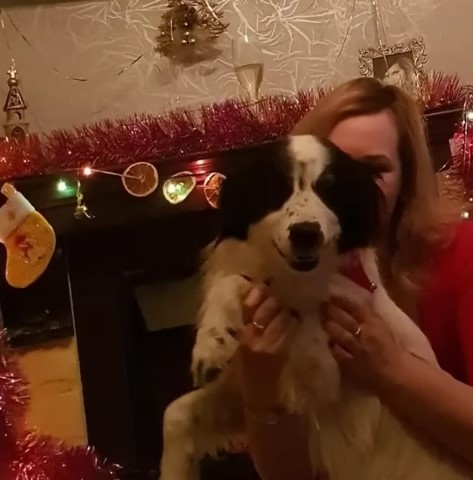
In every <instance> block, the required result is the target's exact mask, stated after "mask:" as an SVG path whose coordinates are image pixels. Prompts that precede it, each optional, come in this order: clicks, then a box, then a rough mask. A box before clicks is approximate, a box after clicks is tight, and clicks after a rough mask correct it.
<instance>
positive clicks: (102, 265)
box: [0, 110, 460, 480]
mask: <svg viewBox="0 0 473 480" xmlns="http://www.w3.org/2000/svg"><path fill="white" fill-rule="evenodd" d="M459 114H460V112H459V111H458V110H455V111H453V110H452V111H451V112H447V113H446V115H447V117H448V118H447V117H445V115H444V116H443V117H438V118H437V117H432V118H429V119H428V120H429V132H430V140H431V146H432V150H433V156H434V161H435V163H436V166H437V168H440V167H442V166H443V165H444V164H445V163H446V159H448V157H449V155H448V139H449V138H450V137H451V133H453V125H454V123H455V121H456V119H457V118H458V116H459ZM442 119H443V120H442ZM446 119H447V120H448V121H447V120H446ZM442 121H445V122H446V124H445V125H446V126H444V127H442V125H440V124H441V123H442ZM439 122H440V123H439ZM447 127H448V128H447ZM219 162H220V160H218V159H213V160H205V159H204V160H202V159H200V160H199V161H196V160H193V161H190V162H189V161H186V162H184V161H183V162H180V163H178V162H166V163H162V164H160V165H159V173H160V177H161V183H162V182H164V180H165V179H166V178H169V177H170V176H171V175H173V174H175V173H176V172H179V171H183V170H191V171H193V172H194V173H196V175H197V176H199V175H205V174H207V173H209V172H211V171H220V172H222V173H226V167H227V166H226V165H224V164H222V163H221V162H220V163H219ZM57 179H58V177H55V176H42V177H34V178H27V179H21V180H20V181H18V182H16V186H17V188H18V189H19V190H20V191H22V192H23V193H24V194H25V196H26V197H27V198H28V199H29V200H30V201H31V202H32V203H33V204H34V205H35V206H36V208H37V209H38V210H39V211H41V212H42V213H43V214H44V215H45V216H46V218H47V219H48V220H49V221H50V223H51V224H52V225H53V227H54V229H55V231H56V234H57V236H58V246H57V249H56V253H55V256H54V258H53V261H52V262H51V264H50V266H49V267H48V270H47V271H46V273H45V274H44V275H43V276H42V277H41V278H40V279H39V280H38V281H37V282H36V283H35V284H33V285H32V286H30V287H28V288H27V289H24V290H14V289H12V288H10V287H8V286H7V285H6V284H5V281H4V279H3V277H2V279H1V280H0V303H1V309H2V314H3V318H4V322H5V325H6V327H7V329H8V332H9V335H10V337H11V339H12V342H13V344H14V345H25V344H34V343H38V342H41V341H43V340H49V339H51V338H54V337H56V338H61V337H65V336H71V335H73V334H74V330H75V334H76V338H77V345H78V351H79V359H80V372H81V377H82V384H83V395H84V404H85V413H86V422H87V431H88V438H89V443H90V444H92V445H94V446H95V447H96V448H97V449H98V451H99V452H100V453H101V455H103V456H105V457H107V458H108V459H110V460H111V461H113V462H117V463H119V464H121V465H123V466H124V471H123V478H127V479H132V478H133V479H148V478H150V479H151V478H152V479H156V478H158V473H157V468H158V464H159V459H160V454H161V448H162V438H161V432H162V414H163V411H164V409H165V407H166V406H167V405H168V404H169V402H170V401H172V400H173V399H174V398H176V397H178V396H179V395H181V394H183V393H184V392H186V391H188V390H190V389H191V388H192V380H191V378H190V373H189V370H190V354H191V348H192V345H193V341H194V329H193V326H192V324H191V323H192V320H193V318H192V317H193V316H194V314H195V308H196V305H197V303H198V288H197V287H196V286H197V285H198V279H196V274H197V272H198V265H199V257H200V250H201V248H202V247H203V246H205V245H206V244H208V243H209V241H211V240H212V239H213V237H214V235H215V233H216V231H217V229H218V212H217V211H216V210H214V209H212V208H210V207H209V205H208V203H207V202H206V200H205V198H204V195H203V189H202V185H201V181H200V183H198V187H197V188H196V190H195V191H194V192H193V193H192V194H191V195H190V196H189V197H188V198H187V199H186V200H185V201H184V202H183V203H182V204H179V205H170V204H168V203H167V202H166V200H165V199H164V197H163V195H162V193H161V191H160V189H158V190H157V191H156V192H155V193H154V194H153V195H151V196H149V197H147V198H144V199H135V198H132V197H130V196H129V195H128V194H127V193H125V192H124V191H123V189H122V188H121V185H120V182H119V181H117V180H116V179H115V178H110V176H100V175H99V176H95V177H92V178H90V179H87V181H86V182H83V191H84V195H85V200H86V202H87V204H88V206H89V208H90V210H91V211H92V213H93V214H94V215H95V218H94V219H91V220H81V221H79V220H76V219H75V218H74V215H73V212H74V204H75V203H74V198H69V199H64V198H59V197H57V196H56V197H55V195H54V193H53V192H54V185H55V182H56V181H57ZM163 292H169V295H168V294H167V293H166V294H164V295H163ZM155 297H156V298H157V299H158V300H156V302H155ZM153 302H155V304H153ZM150 325H151V326H152V328H150ZM64 420H65V421H67V419H64ZM202 469H203V470H202V471H203V476H202V479H203V480H217V479H222V478H225V479H226V480H256V479H257V478H258V477H257V475H256V473H255V472H254V469H253V467H252V464H251V461H250V460H249V458H248V457H247V456H246V455H230V454H222V456H221V457H220V458H218V459H214V460H207V461H205V462H204V464H203V467H202Z"/></svg>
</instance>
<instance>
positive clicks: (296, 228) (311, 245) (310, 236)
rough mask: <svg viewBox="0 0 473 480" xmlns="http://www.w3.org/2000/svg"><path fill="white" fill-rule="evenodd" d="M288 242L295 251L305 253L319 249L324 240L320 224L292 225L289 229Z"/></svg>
mask: <svg viewBox="0 0 473 480" xmlns="http://www.w3.org/2000/svg"><path fill="white" fill-rule="evenodd" d="M289 240H290V242H291V245H292V247H293V248H294V249H295V250H302V251H307V250H314V249H316V248H318V247H320V246H321V245H322V243H323V240H324V237H323V233H322V229H321V228H320V223H318V222H300V223H293V224H292V225H291V226H290V227H289Z"/></svg>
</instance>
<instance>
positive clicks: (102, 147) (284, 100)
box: [0, 72, 464, 179]
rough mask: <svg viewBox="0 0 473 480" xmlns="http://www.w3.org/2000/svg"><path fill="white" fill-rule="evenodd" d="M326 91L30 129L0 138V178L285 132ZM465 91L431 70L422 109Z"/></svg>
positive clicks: (173, 153) (181, 152)
mask: <svg viewBox="0 0 473 480" xmlns="http://www.w3.org/2000/svg"><path fill="white" fill-rule="evenodd" d="M324 93H325V91H324V90H322V89H318V90H311V91H301V92H299V93H298V94H297V95H295V96H284V95H276V96H270V97H266V98H264V99H262V100H261V101H259V102H257V103H256V104H254V105H249V104H247V103H245V102H243V101H241V100H238V99H230V100H226V101H223V102H221V103H216V104H213V105H210V106H202V107H200V108H199V109H197V110H186V109H177V110H174V111H172V112H170V113H169V114H166V115H161V116H152V115H136V116H133V117H130V118H126V119H117V120H113V121H112V120H105V121H102V122H98V123H96V124H92V125H85V126H82V127H77V128H75V129H72V130H58V131H54V132H52V133H50V134H47V135H42V136H38V135H31V136H30V137H29V139H28V141H27V142H25V143H17V142H15V141H11V142H2V143H0V178H2V179H8V178H10V179H11V178H19V177H24V176H29V175H38V174H45V173H59V172H64V171H69V170H77V169H80V168H82V167H84V166H85V165H90V166H94V167H95V168H102V169H110V170H118V169H120V168H122V169H123V168H125V167H126V166H128V165H130V164H131V163H133V162H136V161H140V160H149V161H152V162H160V161H169V160H173V159H182V158H186V157H196V156H200V155H209V154H212V153H215V152H216V151H221V150H225V149H232V148H237V147H239V146H243V145H251V144H258V143H262V142H265V141H269V140H272V139H275V138H278V137H281V136H283V135H285V134H287V133H288V132H289V131H290V130H291V129H292V127H293V126H294V125H295V123H296V122H297V121H298V120H299V119H300V118H301V117H302V116H303V115H304V114H305V113H306V112H307V111H309V110H310V109H311V108H312V107H313V106H314V105H315V104H316V103H317V100H318V99H319V98H320V97H321V96H322V95H323V94H324ZM463 95H464V92H463V89H462V85H461V83H460V81H459V79H458V77H457V76H456V75H445V74H442V73H439V72H434V73H431V74H430V75H429V84H428V98H427V100H426V102H425V104H424V109H425V111H426V112H428V111H431V110H438V109H441V108H447V107H450V106H458V105H461V103H462V100H463Z"/></svg>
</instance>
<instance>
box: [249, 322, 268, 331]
mask: <svg viewBox="0 0 473 480" xmlns="http://www.w3.org/2000/svg"><path fill="white" fill-rule="evenodd" d="M251 323H252V324H253V325H254V326H255V327H256V328H257V329H258V330H259V331H260V332H264V331H265V330H266V327H265V326H264V325H261V324H259V323H258V322H255V321H254V320H253V321H252V322H251Z"/></svg>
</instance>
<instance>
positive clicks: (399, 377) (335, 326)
mask: <svg viewBox="0 0 473 480" xmlns="http://www.w3.org/2000/svg"><path fill="white" fill-rule="evenodd" d="M293 133H294V134H308V133H310V134H315V135H318V136H320V137H325V138H328V139H330V140H331V141H332V142H333V143H335V144H336V145H337V146H338V147H340V148H341V149H343V150H345V151H346V152H348V153H349V154H351V155H352V156H353V157H354V158H356V159H358V160H359V161H365V162H373V163H376V164H377V165H379V166H380V167H381V170H382V175H381V178H380V180H379V186H380V188H381V190H382V191H383V193H384V196H385V198H386V204H387V211H386V225H387V227H386V232H385V235H384V241H383V242H382V244H381V245H379V249H378V250H379V252H378V255H379V259H380V268H381V272H382V274H383V277H384V280H385V285H386V287H387V289H388V291H389V293H390V295H391V297H392V298H393V299H394V300H395V301H396V303H397V304H398V305H399V306H400V307H401V308H402V309H403V310H404V311H405V312H406V313H407V314H408V315H409V316H410V317H411V318H412V319H413V321H415V322H417V323H418V325H419V326H420V327H421V328H422V329H423V331H424V333H425V334H426V335H427V337H428V338H429V340H430V342H431V343H432V346H433V348H434V350H435V353H436V355H437V357H438V360H439V363H440V365H441V367H442V369H443V370H438V369H436V368H434V367H432V366H430V365H428V364H426V363H425V362H423V361H422V360H420V359H418V358H416V357H414V356H412V355H410V354H409V353H407V352H406V351H403V350H402V349H401V348H400V347H398V346H397V344H396V343H395V341H394V340H393V338H392V336H391V334H390V332H389V331H388V329H387V327H386V326H385V325H384V322H382V321H380V319H379V318H378V317H377V315H376V313H375V312H374V311H373V310H372V308H371V306H370V293H369V292H367V293H366V295H365V297H364V298H360V300H359V301H358V302H356V303H352V302H350V301H349V300H348V299H346V298H332V299H331V300H330V302H329V304H328V305H327V306H326V308H324V311H323V314H324V315H323V316H324V320H325V321H324V328H325V329H326V331H327V333H328V335H329V338H330V345H331V349H332V352H333V355H334V356H335V358H336V359H337V361H338V362H339V365H340V367H341V369H342V371H343V373H344V375H348V376H350V377H351V378H352V379H353V380H354V381H360V382H365V384H367V385H368V386H369V387H370V388H373V389H375V390H376V391H377V393H378V394H379V396H380V397H381V398H382V399H383V401H384V402H385V403H386V404H387V405H389V406H390V407H391V408H392V409H393V410H394V411H395V412H396V414H397V415H399V416H400V417H401V418H403V419H404V420H405V421H407V422H411V423H412V425H414V426H415V427H416V428H418V429H419V430H421V431H423V432H424V433H426V434H427V435H429V436H430V437H431V438H432V439H434V440H436V441H438V442H440V443H441V444H443V446H444V447H445V448H447V449H450V450H451V451H452V452H454V453H456V454H458V455H459V456H462V457H464V458H466V459H468V460H472V459H473V388H472V387H471V385H473V248H472V247H473V224H471V223H470V222H460V207H459V204H458V202H456V201H455V200H453V199H447V198H446V197H445V196H440V195H439V194H438V185H437V178H436V175H435V173H434V171H433V168H432V165H431V160H430V157H429V152H428V147H427V143H426V139H425V135H424V126H423V124H422V118H421V116H420V114H419V111H418V107H417V105H416V104H415V102H414V101H413V100H412V99H410V97H409V96H408V95H406V94H405V93H403V92H402V91H401V90H400V89H398V88H397V87H394V86H389V85H383V84H382V83H381V82H379V81H377V80H374V79H367V78H364V79H356V80H353V81H350V82H348V83H346V84H344V85H342V86H340V87H339V88H337V89H336V90H334V91H333V92H332V93H330V94H328V95H327V96H326V97H324V98H323V99H322V100H321V101H320V102H319V104H318V105H317V107H316V108H315V109H314V110H313V111H311V112H310V113H309V114H308V115H307V116H306V117H305V118H303V119H302V121H301V122H300V123H299V124H298V125H297V126H296V127H295V129H294V132H293ZM244 321H245V323H246V327H245V330H244V334H243V338H242V347H241V349H240V350H241V386H242V389H243V395H244V400H245V405H246V406H245V409H246V418H247V428H248V437H249V448H250V452H251V455H252V457H253V460H254V462H255V465H256V468H257V470H258V472H259V473H260V475H261V477H262V478H263V480H279V479H281V480H287V479H289V478H294V479H298V480H313V479H314V476H313V474H312V473H311V468H310V462H309V457H308V453H307V447H306V445H307V442H306V436H305V432H304V427H303V424H302V423H301V422H300V421H299V419H298V418H297V417H293V416H290V415H287V414H286V413H285V412H284V410H281V409H280V407H279V405H277V404H275V403H274V402H275V399H276V398H277V396H276V389H277V381H278V378H279V373H280V371H281V367H282V365H283V364H284V351H285V346H287V344H288V343H289V342H290V340H291V337H292V335H293V333H294V331H295V329H296V328H297V326H296V325H295V324H294V322H295V320H293V319H291V317H290V316H288V315H286V314H285V312H284V311H281V309H280V308H279V307H278V305H277V303H276V301H275V300H274V299H273V298H272V297H271V296H270V293H269V291H268V289H267V287H265V286H255V287H254V288H253V290H252V291H251V292H250V293H249V295H248V297H247V298H246V300H245V301H244ZM255 324H256V326H255ZM261 325H262V326H264V328H265V330H264V331H261V330H260V329H259V328H258V326H261ZM358 327H360V328H361V334H359V335H358V332H359V331H360V330H359V328H358ZM320 476H321V475H320V474H319V478H320Z"/></svg>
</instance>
